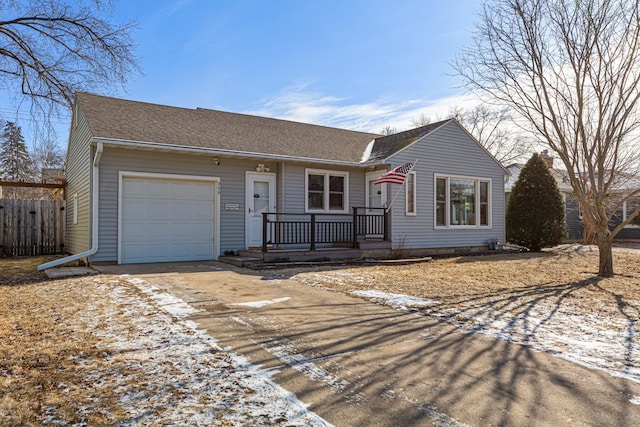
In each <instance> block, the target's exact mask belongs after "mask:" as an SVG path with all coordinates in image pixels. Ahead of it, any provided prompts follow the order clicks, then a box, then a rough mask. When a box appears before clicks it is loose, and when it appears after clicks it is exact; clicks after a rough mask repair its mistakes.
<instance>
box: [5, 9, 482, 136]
mask: <svg viewBox="0 0 640 427" xmlns="http://www.w3.org/2000/svg"><path fill="white" fill-rule="evenodd" d="M479 3H480V2H479V0H455V1H449V2H439V1H427V0H397V1H393V2H392V1H382V0H343V1H338V0H315V1H313V0H297V1H296V0H271V1H266V0H262V1H259V0H215V1H208V0H155V1H122V0H121V1H118V2H116V4H115V10H114V19H115V20H116V21H120V22H124V21H127V20H136V21H138V23H139V29H137V30H136V31H135V32H134V34H133V36H134V39H135V41H136V43H137V50H136V55H137V56H138V57H139V59H140V66H141V68H142V71H143V74H142V75H132V76H131V78H130V80H129V83H128V85H127V88H126V91H125V92H123V91H114V92H112V93H110V94H111V95H115V96H120V97H124V98H128V99H135V100H140V101H147V102H153V103H161V104H168V105H175V106H181V107H204V108H212V109H220V110H225V111H233V112H241V113H250V114H258V115H264V116H271V117H279V118H285V119H291V120H297V121H303V122H311V123H317V124H324V125H329V126H338V127H344V128H349V129H357V130H363V131H373V132H378V131H380V130H381V129H382V127H383V126H385V125H390V126H393V127H396V128H397V129H399V130H402V129H406V128H409V127H411V124H410V120H411V119H412V118H415V117H418V116H420V115H421V114H424V115H427V116H431V117H433V118H435V116H440V117H443V116H446V114H447V112H448V109H449V108H450V107H451V106H452V105H459V104H461V103H464V101H463V100H462V99H461V98H460V97H461V95H462V93H463V90H462V89H461V88H460V87H457V86H458V84H459V81H458V79H457V78H456V77H453V76H451V74H452V73H453V70H452V69H451V67H450V65H449V64H448V62H450V61H451V60H452V59H453V58H454V57H455V55H456V53H457V52H458V50H459V49H460V48H461V47H463V46H465V45H468V44H469V41H470V32H471V30H472V27H473V23H474V21H475V20H476V12H477V11H478V8H479ZM3 115H4V117H5V118H9V117H7V116H6V114H3ZM65 122H66V121H65V120H62V123H61V124H60V127H61V128H62V129H63V130H62V131H60V132H59V133H60V135H59V140H60V142H61V144H62V145H66V135H67V130H68V126H69V124H68V122H66V123H65ZM23 126H24V125H23Z"/></svg>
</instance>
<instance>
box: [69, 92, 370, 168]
mask: <svg viewBox="0 0 640 427" xmlns="http://www.w3.org/2000/svg"><path fill="white" fill-rule="evenodd" d="M76 99H77V102H78V103H79V106H80V108H81V109H82V111H83V113H84V115H85V117H86V120H87V122H88V125H89V129H90V130H91V134H92V135H93V136H94V137H101V138H107V139H119V140H126V141H137V142H151V143H156V144H166V145H178V146H185V147H199V148H211V149H220V150H232V151H242V152H249V153H264V154H272V155H284V156H293V157H302V158H309V159H319V160H336V161H346V162H360V161H361V159H362V155H363V153H364V151H365V149H366V147H367V145H368V144H369V143H370V142H371V141H372V140H373V139H374V138H377V137H380V135H378V134H372V133H366V132H357V131H351V130H345V129H337V128H331V127H327V126H319V125H312V124H306V123H299V122H292V121H287V120H280V119H272V118H266V117H258V116H251V115H246V114H237V113H227V112H223V111H216V110H208V109H202V108H197V109H190V108H180V107H170V106H165V105H157V104H150V103H145V102H139V101H129V100H124V99H118V98H111V97H106V96H100V95H94V94H90V93H84V92H81V93H77V94H76ZM376 144H378V143H377V142H376Z"/></svg>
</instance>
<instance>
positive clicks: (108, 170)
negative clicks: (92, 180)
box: [91, 145, 278, 261]
mask: <svg viewBox="0 0 640 427" xmlns="http://www.w3.org/2000/svg"><path fill="white" fill-rule="evenodd" d="M218 159H219V163H220V164H219V165H215V164H214V158H213V157H209V156H201V155H191V154H178V153H163V152H149V151H137V150H127V149H119V148H113V147H109V146H106V145H105V149H104V153H103V155H102V162H101V164H100V201H99V203H100V209H99V213H100V229H99V248H98V252H97V253H96V255H95V256H93V257H92V258H91V261H116V260H117V256H118V180H119V172H120V171H128V172H147V173H163V174H176V175H194V176H207V177H219V178H220V206H219V209H220V236H219V238H220V253H221V254H224V252H225V251H227V250H233V251H237V250H240V249H244V248H245V212H246V210H247V209H246V206H245V172H247V171H255V168H256V165H257V163H258V162H257V161H255V160H241V159H230V158H221V157H219V158H218ZM259 163H264V164H265V166H266V167H268V168H270V170H271V171H277V168H278V165H277V164H276V163H265V162H264V161H260V162H259ZM226 203H230V204H238V205H240V209H239V210H225V208H224V206H225V204H226Z"/></svg>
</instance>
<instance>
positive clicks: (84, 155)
mask: <svg viewBox="0 0 640 427" xmlns="http://www.w3.org/2000/svg"><path fill="white" fill-rule="evenodd" d="M75 123H76V124H77V125H75V126H74V125H73V124H72V128H71V131H70V134H69V146H68V149H67V161H66V165H65V176H66V179H67V187H66V189H65V198H66V202H67V203H66V220H67V228H66V237H65V240H66V242H65V246H66V251H67V252H70V253H72V254H76V253H80V252H84V251H87V250H89V248H90V246H91V221H90V217H89V215H90V212H91V209H90V206H91V196H90V194H91V191H90V189H91V161H92V158H91V133H90V131H89V127H88V125H87V122H86V120H85V118H84V115H83V114H82V110H81V109H78V115H77V116H76V118H75ZM74 194H77V195H78V223H77V224H74V223H73V196H74Z"/></svg>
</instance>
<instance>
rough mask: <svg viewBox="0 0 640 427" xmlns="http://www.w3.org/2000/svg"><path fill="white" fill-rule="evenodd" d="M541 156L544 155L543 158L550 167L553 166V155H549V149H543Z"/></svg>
mask: <svg viewBox="0 0 640 427" xmlns="http://www.w3.org/2000/svg"><path fill="white" fill-rule="evenodd" d="M540 157H542V160H544V162H545V163H546V164H547V167H548V168H549V169H551V168H553V156H551V155H549V150H542V153H540Z"/></svg>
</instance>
